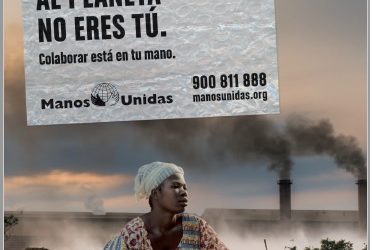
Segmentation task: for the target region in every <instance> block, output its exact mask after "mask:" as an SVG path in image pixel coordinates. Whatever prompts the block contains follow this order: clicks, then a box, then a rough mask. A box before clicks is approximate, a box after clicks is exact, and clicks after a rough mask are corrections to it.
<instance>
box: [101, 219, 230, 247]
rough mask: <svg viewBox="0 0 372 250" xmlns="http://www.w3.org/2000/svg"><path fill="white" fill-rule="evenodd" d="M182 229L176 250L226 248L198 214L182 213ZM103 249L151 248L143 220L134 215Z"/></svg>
mask: <svg viewBox="0 0 372 250" xmlns="http://www.w3.org/2000/svg"><path fill="white" fill-rule="evenodd" d="M182 230H183V236H182V238H181V241H180V243H179V245H178V247H177V250H228V248H227V247H226V246H225V245H224V244H223V243H222V241H221V240H219V239H218V237H217V234H216V232H215V231H214V230H213V229H212V227H211V226H209V225H208V224H207V222H206V221H205V220H203V219H201V218H200V217H198V216H195V215H190V214H182ZM104 250H153V249H152V247H151V242H150V240H149V239H148V238H147V231H146V229H145V225H144V222H143V220H142V219H141V218H140V217H136V218H134V219H133V220H131V221H130V222H128V224H126V225H125V226H124V228H123V229H122V230H121V232H120V234H119V235H117V236H116V237H114V238H113V239H112V240H111V241H109V242H108V243H107V244H106V246H105V248H104Z"/></svg>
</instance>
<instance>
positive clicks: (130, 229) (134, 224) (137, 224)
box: [120, 217, 144, 235]
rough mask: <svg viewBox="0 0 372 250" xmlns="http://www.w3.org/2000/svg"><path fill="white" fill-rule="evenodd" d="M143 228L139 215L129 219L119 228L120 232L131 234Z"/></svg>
mask: <svg viewBox="0 0 372 250" xmlns="http://www.w3.org/2000/svg"><path fill="white" fill-rule="evenodd" d="M142 229H144V223H143V220H142V219H141V218H140V217H136V218H134V219H132V220H130V221H129V222H128V223H127V224H125V226H124V227H123V228H122V229H121V231H120V234H121V235H124V234H132V233H137V232H139V231H141V230H142Z"/></svg>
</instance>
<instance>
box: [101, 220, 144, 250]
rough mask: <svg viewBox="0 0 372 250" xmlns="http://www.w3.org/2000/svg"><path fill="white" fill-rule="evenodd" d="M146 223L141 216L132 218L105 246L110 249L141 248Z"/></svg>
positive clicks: (106, 249) (105, 249)
mask: <svg viewBox="0 0 372 250" xmlns="http://www.w3.org/2000/svg"><path fill="white" fill-rule="evenodd" d="M143 230H144V224H143V220H142V219H141V218H140V217H136V218H134V219H132V220H130V221H129V222H128V223H126V224H125V225H124V227H123V228H122V229H121V230H120V232H119V233H118V234H117V235H116V236H115V237H113V238H112V239H111V240H110V241H109V242H108V243H107V244H106V246H105V248H104V250H108V249H127V247H129V249H141V242H142V240H141V236H142V235H143Z"/></svg>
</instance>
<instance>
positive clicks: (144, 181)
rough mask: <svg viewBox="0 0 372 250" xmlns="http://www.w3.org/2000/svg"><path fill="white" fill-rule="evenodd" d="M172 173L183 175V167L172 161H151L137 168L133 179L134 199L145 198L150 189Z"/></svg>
mask: <svg viewBox="0 0 372 250" xmlns="http://www.w3.org/2000/svg"><path fill="white" fill-rule="evenodd" d="M174 174H181V175H182V176H183V175H184V173H183V169H182V168H181V167H179V166H177V165H175V164H173V163H165V162H159V161H156V162H152V163H149V164H146V165H143V166H142V167H140V168H139V169H138V173H137V175H136V178H135V179H134V194H135V196H136V199H138V200H139V199H142V198H146V199H148V198H149V197H150V195H151V191H152V190H153V189H155V188H157V187H158V186H159V185H160V184H161V183H162V182H163V181H164V180H165V179H167V178H168V177H169V176H171V175H174Z"/></svg>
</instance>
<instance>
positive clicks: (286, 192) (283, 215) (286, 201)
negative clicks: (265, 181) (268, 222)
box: [278, 179, 292, 220]
mask: <svg viewBox="0 0 372 250" xmlns="http://www.w3.org/2000/svg"><path fill="white" fill-rule="evenodd" d="M291 184H292V182H291V180H289V179H282V180H279V181H278V185H279V197H280V220H290V219H291Z"/></svg>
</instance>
